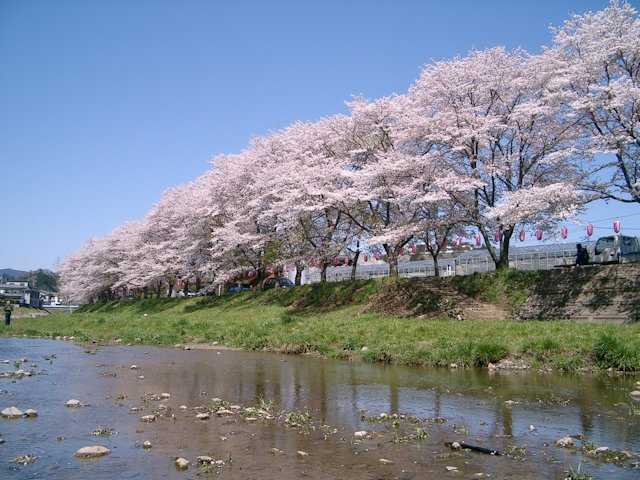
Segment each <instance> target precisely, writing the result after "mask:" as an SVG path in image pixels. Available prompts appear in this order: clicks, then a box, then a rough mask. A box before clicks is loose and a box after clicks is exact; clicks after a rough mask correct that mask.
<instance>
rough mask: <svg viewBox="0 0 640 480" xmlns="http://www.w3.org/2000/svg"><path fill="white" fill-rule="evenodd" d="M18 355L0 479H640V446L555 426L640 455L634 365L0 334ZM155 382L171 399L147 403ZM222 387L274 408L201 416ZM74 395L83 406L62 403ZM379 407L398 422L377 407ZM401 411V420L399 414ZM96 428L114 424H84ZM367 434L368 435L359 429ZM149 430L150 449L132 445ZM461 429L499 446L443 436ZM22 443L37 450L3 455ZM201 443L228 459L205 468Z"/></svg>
mask: <svg viewBox="0 0 640 480" xmlns="http://www.w3.org/2000/svg"><path fill="white" fill-rule="evenodd" d="M87 350H88V351H89V352H91V353H87ZM94 351H95V353H94ZM52 354H53V355H55V358H52V359H51V360H45V359H44V357H45V356H46V357H49V356H51V355H52ZM20 358H27V359H28V362H26V363H23V364H21V365H20V368H22V369H25V370H27V369H32V370H33V371H35V372H36V374H35V375H33V376H30V377H24V378H21V379H11V378H0V409H4V408H6V407H9V406H16V407H18V408H20V409H21V410H23V411H24V410H26V409H28V408H33V409H36V410H37V411H38V417H37V418H33V419H26V418H25V419H15V420H8V419H0V438H2V439H3V440H4V443H3V444H1V445H0V478H11V479H13V478H16V479H17V478H20V479H22V478H25V479H28V478H42V479H58V478H60V479H93V480H97V479H111V478H119V479H129V478H131V479H146V478H154V479H155V478H180V479H187V478H203V479H206V478H223V479H285V480H286V479H298V478H309V479H331V478H340V479H349V480H356V479H395V478H397V479H441V478H444V479H447V478H453V479H455V478H460V479H462V478H499V479H503V478H505V479H506V478H513V479H539V478H550V479H556V478H557V479H560V478H565V476H566V472H568V471H569V470H570V469H573V470H574V471H577V470H578V468H579V469H580V471H582V472H588V473H590V474H591V475H593V477H594V478H615V479H632V478H640V469H638V461H639V459H638V458H637V457H633V458H631V459H628V461H625V462H624V465H623V466H621V465H617V464H614V463H606V462H604V461H602V460H599V459H594V458H591V457H589V456H586V455H583V454H582V453H580V446H581V445H582V442H581V441H576V448H574V449H564V448H559V447H557V446H556V445H555V441H556V440H557V439H558V438H560V437H564V436H566V435H576V436H577V435H581V436H582V438H583V440H584V442H589V443H592V444H594V445H596V446H607V447H609V448H611V449H616V450H626V451H629V452H640V414H638V413H639V412H638V410H637V409H634V407H633V405H632V402H631V401H630V397H629V392H630V391H631V390H633V388H634V387H633V385H634V383H635V381H637V377H636V378H634V377H630V376H607V375H600V376H562V375H552V374H538V373H534V372H526V373H495V374H490V373H489V372H487V371H486V370H447V369H422V368H421V369H418V368H405V367H397V366H384V365H370V364H363V363H348V362H342V361H333V360H323V359H318V358H311V357H303V356H282V355H275V354H267V353H247V352H238V351H232V350H190V351H183V350H178V349H172V348H152V347H140V346H135V347H124V346H123V347H117V346H113V347H97V348H96V347H95V346H92V347H86V346H79V345H74V344H71V343H66V342H59V341H50V340H37V339H16V338H0V361H1V360H5V359H6V360H9V361H10V363H8V364H6V363H4V364H0V372H11V371H15V369H16V368H17V367H16V366H15V365H14V361H16V360H18V359H20ZM133 364H135V365H137V366H138V369H136V370H132V369H131V368H130V366H131V365H133ZM139 376H144V378H143V379H141V378H139ZM162 392H167V393H169V394H170V398H169V399H166V400H161V401H157V400H151V399H150V394H160V393H162ZM215 397H218V398H220V399H223V400H225V401H228V402H230V404H238V405H241V406H242V407H246V406H253V405H256V404H257V403H258V402H259V401H260V399H262V400H264V401H265V402H267V403H271V405H272V407H271V408H272V412H274V413H273V416H274V419H273V420H268V419H264V418H259V419H258V420H255V421H252V420H251V419H249V421H247V420H246V415H245V416H244V417H243V416H242V415H239V414H236V415H229V416H224V417H218V416H216V415H212V416H211V418H210V419H209V420H206V421H202V420H196V418H195V415H196V413H197V411H196V410H194V407H198V406H207V405H210V404H211V399H212V398H215ZM71 398H74V399H78V400H80V401H81V402H83V403H87V404H89V406H86V407H82V408H66V407H65V402H66V401H67V400H69V399H71ZM160 405H163V406H162V407H160ZM181 405H186V406H187V407H188V408H187V409H180V408H179V407H180V406H181ZM132 407H141V410H139V411H133V412H132V411H131V408H132ZM305 410H308V411H309V413H310V415H311V417H310V419H309V418H307V420H308V421H309V423H308V424H307V425H305V426H304V427H303V428H300V427H298V428H296V427H293V426H290V425H287V424H286V423H285V422H284V421H282V419H283V418H286V416H285V415H278V412H282V411H285V412H290V411H305ZM152 412H157V413H159V417H158V419H157V420H156V421H155V422H153V423H143V422H141V421H140V417H141V416H142V415H147V414H151V413H152ZM381 413H383V414H388V415H390V416H391V418H389V419H388V420H387V419H385V418H383V419H380V414H381ZM394 413H397V414H400V415H407V416H409V417H408V418H405V419H403V418H399V419H398V420H397V421H394V419H393V417H392V415H393V414H394ZM371 417H377V418H378V421H375V422H373V421H372V420H371ZM413 417H417V418H413ZM98 427H108V428H110V429H112V430H113V432H114V433H113V434H112V435H102V436H94V435H92V434H91V432H93V431H94V430H96V429H97V428H98ZM418 429H419V430H418ZM362 430H365V431H367V432H368V433H367V435H366V437H365V438H363V439H356V438H354V432H356V431H362ZM417 432H421V434H420V435H417ZM416 437H419V438H416ZM145 440H148V441H150V442H151V443H152V445H153V447H152V448H151V449H143V448H142V447H141V445H142V442H144V441H145ZM455 441H457V442H465V443H468V444H472V445H478V446H482V447H486V448H490V449H497V450H499V451H500V452H504V453H505V454H506V455H500V456H493V455H487V454H483V453H477V452H472V451H467V450H464V451H462V452H460V451H453V450H451V449H450V448H448V447H447V446H445V442H455ZM87 445H104V446H106V447H108V448H110V449H111V454H110V455H108V456H106V457H103V458H99V459H94V460H79V459H76V458H75V457H74V452H75V451H76V450H77V449H79V448H81V447H83V446H87ZM274 449H277V450H274ZM298 451H303V452H306V453H308V455H301V454H299V453H298ZM25 454H29V455H34V456H36V457H37V459H36V461H35V462H33V463H29V464H27V465H22V464H17V463H14V462H12V460H13V459H14V458H15V457H17V456H19V455H25ZM199 455H208V456H211V457H213V458H214V459H219V460H222V461H224V465H221V466H219V467H215V468H210V469H209V471H203V470H200V469H199V468H198V466H197V464H196V457H197V456H199ZM176 457H184V458H186V459H188V460H190V462H191V464H190V466H189V469H188V470H186V471H178V470H177V469H176V467H175V465H174V460H175V458H176ZM380 459H386V460H389V461H390V462H393V463H389V464H384V463H381V462H380ZM447 467H448V468H447ZM453 467H455V469H454V468H453Z"/></svg>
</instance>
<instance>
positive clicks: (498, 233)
mask: <svg viewBox="0 0 640 480" xmlns="http://www.w3.org/2000/svg"><path fill="white" fill-rule="evenodd" d="M493 238H494V240H495V241H496V242H498V243H499V242H500V241H501V240H502V230H496V233H495V235H494V236H493Z"/></svg>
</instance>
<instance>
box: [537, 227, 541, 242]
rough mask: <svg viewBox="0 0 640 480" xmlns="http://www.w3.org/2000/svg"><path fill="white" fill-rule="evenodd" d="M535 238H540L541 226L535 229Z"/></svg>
mask: <svg viewBox="0 0 640 480" xmlns="http://www.w3.org/2000/svg"><path fill="white" fill-rule="evenodd" d="M536 238H537V239H538V240H542V229H541V228H538V229H536Z"/></svg>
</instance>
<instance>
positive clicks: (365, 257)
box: [362, 255, 369, 263]
mask: <svg viewBox="0 0 640 480" xmlns="http://www.w3.org/2000/svg"><path fill="white" fill-rule="evenodd" d="M362 259H363V260H364V262H365V263H366V262H368V261H369V255H365V256H364V257H362Z"/></svg>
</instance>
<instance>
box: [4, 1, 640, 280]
mask: <svg viewBox="0 0 640 480" xmlns="http://www.w3.org/2000/svg"><path fill="white" fill-rule="evenodd" d="M639 1H640V0H639ZM633 3H634V4H635V5H636V7H638V1H634V2H633ZM605 5H606V1H605V0H599V1H595V0H580V1H578V0H574V1H569V0H554V1H535V2H534V1H530V2H524V1H485V2H477V1H471V0H469V1H456V0H450V1H446V2H445V1H439V0H438V1H436V0H432V1H427V0H424V1H420V0H415V1H400V0H396V1H373V0H370V1H364V0H363V1H350V2H347V1H327V0H323V1H315V2H311V1H300V0H291V1H277V0H273V1H268V2H267V1H258V0H256V1H253V2H249V1H241V0H234V1H227V2H223V1H195V0H190V1H184V2H180V1H177V0H174V1H160V0H155V1H143V0H136V1H130V0H113V1H103V2H99V1H69V0H58V1H48V0H47V1H34V0H32V1H23V0H0V62H1V64H0V65H1V66H0V180H1V181H0V188H1V189H2V193H1V195H0V198H1V199H2V207H1V210H0V211H2V223H1V224H0V225H1V226H0V232H1V235H0V268H5V267H13V268H19V269H30V268H37V267H49V268H51V267H53V266H54V264H55V262H56V260H57V259H58V258H59V257H63V256H64V255H66V254H68V253H69V252H71V251H73V250H74V249H76V248H78V247H79V246H80V245H81V244H82V243H83V242H84V240H85V239H87V238H88V237H90V236H92V235H98V236H99V235H104V234H106V233H108V232H109V231H111V230H112V229H113V228H114V227H115V226H117V225H119V224H121V223H122V222H124V221H126V220H131V219H135V218H138V217H141V216H142V215H144V214H145V212H146V211H147V210H148V209H149V208H150V207H151V205H152V204H153V203H154V202H155V201H157V199H158V198H159V197H160V195H161V193H162V191H163V190H165V189H166V188H168V187H170V186H172V185H175V184H178V183H182V182H185V181H187V180H190V179H193V178H194V177H196V176H197V175H199V174H201V173H202V172H204V171H205V170H206V169H207V168H208V161H209V159H210V158H211V157H212V156H213V155H215V154H217V153H221V152H235V151H238V150H239V149H241V148H242V147H243V146H245V145H246V144H247V142H248V140H249V139H250V137H251V136H253V135H256V134H262V133H265V132H268V131H270V130H274V129H278V128H281V127H284V126H286V125H287V124H289V123H291V122H293V121H295V120H298V119H300V120H312V119H317V118H319V117H322V116H324V115H328V114H333V113H337V112H342V111H345V107H344V102H345V100H348V99H349V98H350V96H351V95H354V94H357V95H364V96H366V97H369V98H373V97H377V96H381V95H386V94H389V93H392V92H401V91H404V90H406V88H407V87H408V86H409V85H410V83H411V82H412V81H413V80H414V79H415V78H416V77H417V76H418V73H419V71H420V67H421V66H422V65H423V64H425V63H428V62H429V61H430V60H432V59H442V58H449V57H452V56H454V55H464V54H465V53H467V52H468V51H469V50H470V49H472V48H484V47H491V46H495V45H505V46H507V47H509V48H511V47H518V46H520V47H524V48H526V49H529V50H533V51H537V50H538V49H539V47H540V46H541V45H542V44H546V43H549V42H550V34H549V31H548V26H549V25H550V24H555V25H558V24H560V23H561V22H562V21H563V20H564V19H565V18H567V16H568V15H569V14H570V13H572V12H575V13H577V12H582V11H584V10H587V9H600V8H603V7H604V6H605ZM594 210H595V211H593V212H590V216H591V218H597V219H599V218H607V217H612V216H614V215H624V214H634V213H638V211H639V210H638V207H637V206H631V207H624V206H621V205H617V204H611V205H609V206H599V207H596V208H595V209H594ZM600 223H601V224H604V225H609V224H610V222H609V221H608V220H607V221H603V222H600ZM623 223H624V225H625V227H633V228H638V229H639V230H638V231H636V232H635V233H636V234H637V233H640V216H635V217H629V218H627V219H623ZM582 230H583V229H582V228H580V229H579V231H580V234H581V232H582ZM572 235H573V237H574V238H576V239H577V238H578V234H577V233H572Z"/></svg>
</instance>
